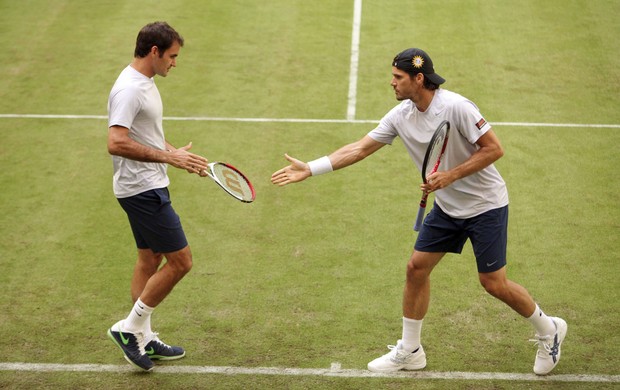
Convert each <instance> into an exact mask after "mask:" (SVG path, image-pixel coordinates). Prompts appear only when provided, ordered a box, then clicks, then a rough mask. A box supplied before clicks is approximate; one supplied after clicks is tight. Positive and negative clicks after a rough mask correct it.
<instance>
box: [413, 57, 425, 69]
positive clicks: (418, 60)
mask: <svg viewBox="0 0 620 390" xmlns="http://www.w3.org/2000/svg"><path fill="white" fill-rule="evenodd" d="M411 65H413V67H414V68H416V69H420V68H421V67H422V66H423V65H424V59H423V58H422V57H421V56H415V57H413V59H412V60H411Z"/></svg>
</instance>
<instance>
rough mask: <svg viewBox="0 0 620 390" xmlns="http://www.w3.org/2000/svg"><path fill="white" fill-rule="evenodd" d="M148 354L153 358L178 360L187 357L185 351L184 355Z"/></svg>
mask: <svg viewBox="0 0 620 390" xmlns="http://www.w3.org/2000/svg"><path fill="white" fill-rule="evenodd" d="M147 356H148V357H149V359H151V360H177V359H181V358H183V357H185V352H183V355H176V356H162V355H147Z"/></svg>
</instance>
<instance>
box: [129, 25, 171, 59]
mask: <svg viewBox="0 0 620 390" xmlns="http://www.w3.org/2000/svg"><path fill="white" fill-rule="evenodd" d="M175 41H176V42H179V45H181V46H183V37H181V35H179V33H178V32H176V31H175V29H173V28H172V27H170V25H169V24H168V23H166V22H154V23H149V24H147V25H146V26H144V27H142V30H140V32H139V33H138V38H136V50H135V51H134V54H133V55H134V57H140V58H142V57H146V55H147V54H149V52H150V51H151V48H152V47H153V46H157V49H158V50H159V56H160V57H161V56H163V55H164V52H165V51H166V50H168V49H170V47H171V46H172V44H173V43H174V42H175Z"/></svg>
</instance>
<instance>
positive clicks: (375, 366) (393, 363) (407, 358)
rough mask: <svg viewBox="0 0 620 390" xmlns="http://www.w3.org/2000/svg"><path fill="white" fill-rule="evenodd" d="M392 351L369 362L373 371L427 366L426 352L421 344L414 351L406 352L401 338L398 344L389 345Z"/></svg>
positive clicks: (417, 368) (390, 370) (416, 368)
mask: <svg viewBox="0 0 620 390" xmlns="http://www.w3.org/2000/svg"><path fill="white" fill-rule="evenodd" d="M388 348H389V349H390V352H388V353H386V354H385V355H383V356H381V357H379V358H376V359H375V360H373V361H372V362H370V363H368V369H369V370H370V371H372V372H394V371H399V370H421V369H423V368H424V367H426V354H425V353H424V348H422V346H421V345H420V346H419V347H418V349H416V350H415V351H413V352H406V351H404V350H403V349H402V348H403V347H402V342H401V340H398V342H397V343H396V345H388Z"/></svg>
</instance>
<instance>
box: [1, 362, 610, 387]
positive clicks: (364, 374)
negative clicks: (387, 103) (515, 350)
mask: <svg viewBox="0 0 620 390" xmlns="http://www.w3.org/2000/svg"><path fill="white" fill-rule="evenodd" d="M0 371H33V372H119V373H120V372H133V371H139V370H137V369H135V368H133V367H131V366H129V365H126V364H124V365H122V366H121V365H111V364H52V363H0ZM153 372H154V373H161V374H221V375H278V376H327V377H342V378H394V379H398V378H401V379H406V378H411V379H446V380H479V381H480V380H482V381H486V380H502V381H525V382H534V381H539V382H595V383H620V375H585V374H584V375H581V374H561V375H548V376H538V375H535V374H517V373H506V372H461V371H448V372H439V371H415V372H414V371H399V372H394V373H375V372H370V371H367V370H352V369H342V368H341V367H340V364H339V363H332V366H331V368H326V369H317V368H284V367H231V366H174V365H169V366H164V365H160V366H157V367H155V369H154V370H153Z"/></svg>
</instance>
